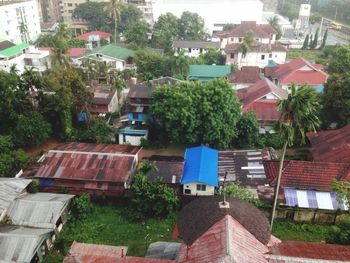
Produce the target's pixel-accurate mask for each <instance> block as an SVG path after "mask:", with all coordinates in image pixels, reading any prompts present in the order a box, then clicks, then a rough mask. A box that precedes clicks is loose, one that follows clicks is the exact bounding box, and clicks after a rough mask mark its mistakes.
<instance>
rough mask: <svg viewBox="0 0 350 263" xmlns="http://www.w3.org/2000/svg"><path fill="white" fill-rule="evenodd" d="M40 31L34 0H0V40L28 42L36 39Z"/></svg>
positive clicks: (36, 3) (36, 6) (36, 4)
mask: <svg viewBox="0 0 350 263" xmlns="http://www.w3.org/2000/svg"><path fill="white" fill-rule="evenodd" d="M40 33H41V31H40V17H39V7H38V2H37V1H36V0H28V1H27V0H23V1H14V2H0V40H3V39H4V40H8V41H11V42H13V43H15V44H21V43H23V42H25V43H30V42H34V41H35V40H37V38H38V37H39V35H40Z"/></svg>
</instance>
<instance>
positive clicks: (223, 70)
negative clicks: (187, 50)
mask: <svg viewBox="0 0 350 263" xmlns="http://www.w3.org/2000/svg"><path fill="white" fill-rule="evenodd" d="M230 73H231V66H227V65H224V66H222V65H190V70H189V73H188V79H189V80H201V79H204V80H207V79H211V78H225V77H227V75H228V74H230Z"/></svg>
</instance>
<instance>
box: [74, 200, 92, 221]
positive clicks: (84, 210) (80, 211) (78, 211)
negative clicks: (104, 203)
mask: <svg viewBox="0 0 350 263" xmlns="http://www.w3.org/2000/svg"><path fill="white" fill-rule="evenodd" d="M91 212H92V204H91V198H90V195H89V194H82V195H81V196H79V197H76V198H74V200H73V207H72V213H73V216H74V218H76V219H84V218H87V217H88V215H89V214H90V213H91Z"/></svg>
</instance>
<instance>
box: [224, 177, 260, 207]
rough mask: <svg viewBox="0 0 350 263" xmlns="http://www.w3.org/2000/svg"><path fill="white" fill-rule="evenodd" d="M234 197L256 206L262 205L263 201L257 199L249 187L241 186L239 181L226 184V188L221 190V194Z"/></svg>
mask: <svg viewBox="0 0 350 263" xmlns="http://www.w3.org/2000/svg"><path fill="white" fill-rule="evenodd" d="M224 194H226V196H230V197H234V198H237V199H240V200H243V201H247V202H248V203H251V204H252V205H255V206H258V207H259V206H261V205H262V204H261V202H260V200H259V199H257V198H256V197H255V196H254V194H253V193H252V192H251V191H249V190H248V189H246V188H244V187H242V186H240V185H239V184H238V183H230V184H227V185H226V186H225V188H224V189H222V190H221V191H219V195H224Z"/></svg>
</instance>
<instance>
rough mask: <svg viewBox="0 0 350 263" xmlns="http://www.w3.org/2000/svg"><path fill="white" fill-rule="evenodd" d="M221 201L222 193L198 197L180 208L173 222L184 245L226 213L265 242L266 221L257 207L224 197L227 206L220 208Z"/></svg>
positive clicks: (200, 234) (192, 241)
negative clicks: (176, 218)
mask: <svg viewBox="0 0 350 263" xmlns="http://www.w3.org/2000/svg"><path fill="white" fill-rule="evenodd" d="M222 201H223V198H222V196H210V197H200V198H197V199H196V200H194V201H192V202H191V203H189V204H188V205H186V206H185V207H184V208H183V209H182V210H181V211H180V213H179V217H178V221H177V226H178V230H179V235H180V238H181V239H182V240H183V241H184V242H185V243H186V244H187V245H189V246H190V245H192V244H193V243H194V242H195V241H196V240H197V239H198V238H199V237H201V236H202V235H203V234H204V233H205V232H206V231H207V230H208V229H209V228H210V227H211V226H213V225H214V224H215V223H216V222H218V221H220V220H221V219H222V218H224V217H225V216H226V215H230V216H232V217H233V218H234V219H235V220H237V221H238V222H239V223H240V224H241V225H242V226H243V227H244V228H246V229H247V230H248V231H249V232H250V233H251V234H252V235H253V236H255V238H256V239H257V240H259V241H260V242H261V243H263V244H267V243H268V242H269V240H270V236H271V234H270V225H269V222H268V220H267V218H266V216H265V215H264V214H263V213H262V212H261V211H260V210H259V209H258V208H256V207H255V206H253V205H251V204H249V203H247V202H245V201H241V200H238V199H235V198H231V197H228V198H227V202H229V203H230V208H228V209H226V208H225V209H223V208H220V207H219V202H222Z"/></svg>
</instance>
